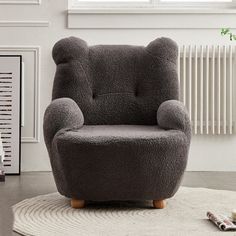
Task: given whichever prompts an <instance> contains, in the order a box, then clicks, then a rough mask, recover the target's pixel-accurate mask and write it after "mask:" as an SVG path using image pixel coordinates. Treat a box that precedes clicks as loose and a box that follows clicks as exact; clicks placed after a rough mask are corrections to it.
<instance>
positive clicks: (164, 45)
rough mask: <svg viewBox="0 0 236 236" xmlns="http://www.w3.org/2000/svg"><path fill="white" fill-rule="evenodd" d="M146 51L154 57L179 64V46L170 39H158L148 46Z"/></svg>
mask: <svg viewBox="0 0 236 236" xmlns="http://www.w3.org/2000/svg"><path fill="white" fill-rule="evenodd" d="M146 50H147V51H148V52H149V53H150V54H151V55H153V56H154V57H155V56H157V57H161V58H166V59H168V60H170V61H172V62H174V63H176V62H177V57H178V46H177V44H176V42H175V41H173V40H172V39H170V38H164V37H162V38H157V39H155V40H153V41H152V42H150V43H149V44H148V45H147V47H146Z"/></svg>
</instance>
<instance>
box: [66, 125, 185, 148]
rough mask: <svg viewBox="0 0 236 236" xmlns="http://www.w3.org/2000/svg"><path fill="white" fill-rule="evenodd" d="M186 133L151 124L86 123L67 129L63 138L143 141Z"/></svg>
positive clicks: (78, 140)
mask: <svg viewBox="0 0 236 236" xmlns="http://www.w3.org/2000/svg"><path fill="white" fill-rule="evenodd" d="M181 137H182V138H183V137H184V133H183V132H182V131H179V130H168V131H167V130H164V129H161V128H160V127H158V126H157V125H155V126H151V125H150V126H149V125H84V126H83V127H82V128H80V129H73V130H65V132H63V140H65V142H66V141H69V142H70V141H72V140H73V141H76V140H77V142H88V143H90V144H92V143H101V144H102V143H104V142H113V141H114V142H119V141H120V142H123V141H125V142H142V141H145V140H146V141H150V142H151V140H154V141H155V142H160V140H161V141H164V140H170V139H173V138H174V139H177V140H178V139H179V138H180V139H181Z"/></svg>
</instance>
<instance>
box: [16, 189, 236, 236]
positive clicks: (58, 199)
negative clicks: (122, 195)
mask: <svg viewBox="0 0 236 236" xmlns="http://www.w3.org/2000/svg"><path fill="white" fill-rule="evenodd" d="M69 203H70V201H69V199H67V198H65V197H63V196H61V195H59V193H52V194H48V195H42V196H38V197H35V198H31V199H26V200H24V201H22V202H19V203H17V204H16V205H14V206H13V212H14V217H15V222H14V231H16V232H18V233H20V234H22V235H30V236H31V235H37V236H54V235H55V236H75V235H79V236H90V235H91V236H97V235H99V236H108V235H109V236H120V235H132V236H139V235H142V236H143V235H153V236H154V235H155V236H156V235H161V236H163V235H174V236H178V235H186V236H195V235H199V236H200V235H201V236H203V235H207V236H209V235H218V234H219V235H220V234H223V232H221V231H219V230H218V228H217V227H216V226H214V225H213V224H212V223H211V222H210V221H208V220H207V218H206V212H207V211H209V210H210V211H212V212H213V213H220V214H225V215H229V214H230V212H231V210H232V209H233V208H236V192H232V191H220V190H211V189H205V188H187V187H181V188H180V189H179V191H178V192H177V194H176V195H175V196H174V197H173V198H171V199H169V200H168V201H167V207H166V208H165V209H162V210H157V209H153V208H152V207H151V202H135V203H134V202H112V203H111V202H110V203H89V204H88V205H87V206H86V208H84V209H72V208H71V207H70V204H69ZM226 234H227V236H228V235H234V236H236V232H228V233H226Z"/></svg>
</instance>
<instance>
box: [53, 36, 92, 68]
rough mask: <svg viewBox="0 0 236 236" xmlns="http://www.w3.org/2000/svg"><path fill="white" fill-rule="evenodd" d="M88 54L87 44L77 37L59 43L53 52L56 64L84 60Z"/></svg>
mask: <svg viewBox="0 0 236 236" xmlns="http://www.w3.org/2000/svg"><path fill="white" fill-rule="evenodd" d="M87 53H88V46H87V43H86V42H85V41H84V40H82V39H80V38H76V37H69V38H64V39H61V40H60V41H58V42H57V43H56V44H55V45H54V47H53V50H52V57H53V59H54V61H55V63H56V64H57V65H58V64H60V63H64V62H68V61H70V60H73V59H79V58H83V57H85V56H86V55H87Z"/></svg>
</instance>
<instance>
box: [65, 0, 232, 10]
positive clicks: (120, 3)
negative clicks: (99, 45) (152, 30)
mask: <svg viewBox="0 0 236 236" xmlns="http://www.w3.org/2000/svg"><path fill="white" fill-rule="evenodd" d="M68 1H69V9H78V8H81V7H93V8H96V7H102V8H104V7H117V8H118V7H147V8H178V7H179V8H191V7H195V8H219V7H220V8H221V7H224V8H233V7H235V6H236V4H235V3H236V0H68Z"/></svg>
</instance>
